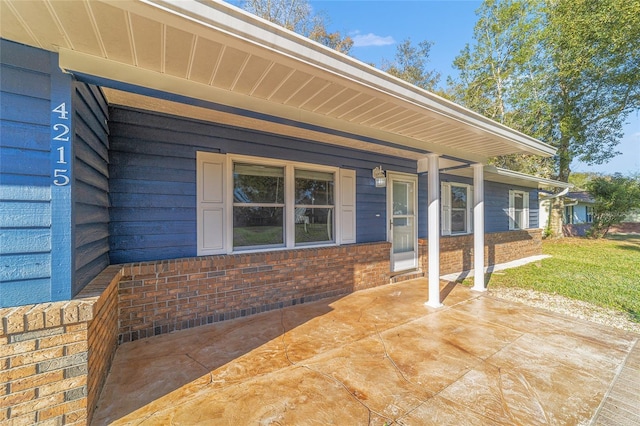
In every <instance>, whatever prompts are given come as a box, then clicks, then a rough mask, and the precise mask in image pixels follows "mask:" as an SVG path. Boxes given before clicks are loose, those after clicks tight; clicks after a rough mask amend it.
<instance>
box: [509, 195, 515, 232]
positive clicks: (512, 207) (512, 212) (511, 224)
mask: <svg viewBox="0 0 640 426" xmlns="http://www.w3.org/2000/svg"><path fill="white" fill-rule="evenodd" d="M515 206H516V200H515V193H514V192H513V191H511V190H510V191H509V212H508V215H509V231H513V230H514V229H516V222H515V217H516V208H515Z"/></svg>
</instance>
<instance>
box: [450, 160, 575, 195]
mask: <svg viewBox="0 0 640 426" xmlns="http://www.w3.org/2000/svg"><path fill="white" fill-rule="evenodd" d="M443 172H444V173H448V174H452V175H455V176H462V177H468V178H471V177H473V170H472V169H471V167H467V168H456V169H453V170H449V171H447V170H446V169H445V170H443ZM484 179H485V180H486V181H490V182H497V183H504V184H507V185H514V186H522V187H525V188H537V189H554V188H561V189H565V188H573V185H572V184H570V183H567V182H561V181H558V180H554V179H547V178H541V177H538V176H532V175H528V174H526V173H521V172H514V171H512V170H507V169H503V168H500V167H495V166H491V165H488V166H484Z"/></svg>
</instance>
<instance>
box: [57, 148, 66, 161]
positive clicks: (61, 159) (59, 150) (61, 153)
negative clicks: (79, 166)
mask: <svg viewBox="0 0 640 426" xmlns="http://www.w3.org/2000/svg"><path fill="white" fill-rule="evenodd" d="M58 152H59V153H60V159H59V160H58V164H67V162H66V161H64V146H61V147H60V148H58Z"/></svg>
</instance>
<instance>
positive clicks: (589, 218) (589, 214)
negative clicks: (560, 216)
mask: <svg viewBox="0 0 640 426" xmlns="http://www.w3.org/2000/svg"><path fill="white" fill-rule="evenodd" d="M585 222H586V223H593V206H586V209H585Z"/></svg>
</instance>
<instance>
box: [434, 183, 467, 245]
mask: <svg viewBox="0 0 640 426" xmlns="http://www.w3.org/2000/svg"><path fill="white" fill-rule="evenodd" d="M441 197H442V220H441V228H442V235H457V234H468V233H470V232H472V231H473V214H472V213H473V187H472V186H470V185H466V184H462V183H449V182H445V183H443V184H442V188H441Z"/></svg>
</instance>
